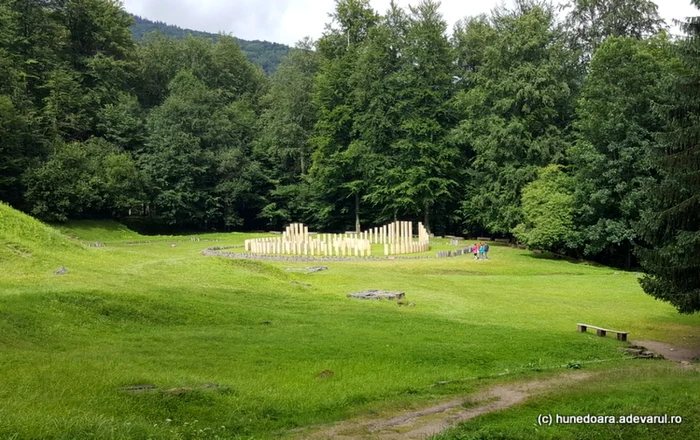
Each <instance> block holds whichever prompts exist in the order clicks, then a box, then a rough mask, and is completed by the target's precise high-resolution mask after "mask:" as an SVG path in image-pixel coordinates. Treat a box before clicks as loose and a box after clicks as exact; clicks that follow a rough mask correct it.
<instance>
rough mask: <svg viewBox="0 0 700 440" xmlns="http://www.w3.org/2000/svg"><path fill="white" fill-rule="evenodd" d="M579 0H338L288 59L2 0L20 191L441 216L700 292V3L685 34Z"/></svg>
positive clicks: (72, 5) (338, 225) (277, 221)
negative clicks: (479, 4) (449, 10)
mask: <svg viewBox="0 0 700 440" xmlns="http://www.w3.org/2000/svg"><path fill="white" fill-rule="evenodd" d="M693 3H694V4H696V5H697V4H698V0H693ZM568 6H569V7H568V9H566V10H567V11H568V14H567V15H566V16H560V15H559V9H556V8H554V7H552V6H551V5H549V4H548V3H545V2H540V1H536V0H517V1H515V2H514V3H513V5H512V6H510V7H508V8H506V7H501V8H497V9H495V10H494V11H492V12H491V13H490V14H488V15H482V16H477V17H467V18H465V19H464V20H462V21H460V22H459V23H458V25H457V26H455V28H454V29H453V30H449V29H447V24H446V22H445V20H444V18H443V16H442V15H441V13H440V9H439V3H438V2H435V1H431V0H422V1H420V2H418V3H417V4H416V5H415V6H411V7H409V8H406V9H404V8H400V7H398V6H396V5H393V6H392V7H391V8H390V9H389V10H388V11H383V13H379V12H377V11H375V10H373V9H372V8H371V7H370V5H369V1H367V0H337V1H336V9H335V13H334V14H333V15H332V17H331V22H330V23H329V26H328V27H327V30H326V32H325V33H324V35H323V36H322V37H321V38H320V39H319V40H318V41H311V40H305V41H302V42H300V43H299V44H298V45H297V47H296V48H295V49H293V50H292V51H291V52H290V53H289V55H288V56H287V57H285V58H284V60H283V61H282V63H281V64H280V66H279V68H278V69H277V71H276V72H275V74H274V75H271V76H270V77H267V76H266V75H265V74H264V72H263V70H262V69H261V68H260V67H259V66H256V65H254V64H252V63H251V62H250V61H249V59H248V58H247V57H246V56H245V54H244V52H243V50H242V49H241V46H240V44H241V42H239V41H237V40H235V39H234V38H232V37H228V36H219V37H218V38H217V39H216V40H212V39H210V38H202V37H197V36H193V35H189V36H187V37H185V38H182V39H181V38H172V37H170V36H168V35H165V34H163V33H154V34H149V35H147V36H145V37H144V38H143V39H142V40H140V41H139V42H134V41H133V39H132V36H131V32H130V28H131V26H133V25H134V20H133V18H132V17H131V16H130V15H129V14H128V13H126V12H125V11H124V10H123V9H122V8H121V4H120V3H119V2H118V1H115V0H60V1H59V0H41V1H40V0H2V1H0V78H3V81H2V82H1V83H0V139H1V140H2V142H1V143H0V157H1V159H2V160H1V161H0V199H1V200H3V201H6V202H8V203H10V204H11V205H13V206H15V207H18V208H20V209H22V210H24V211H25V212H28V213H31V214H33V215H35V216H37V217H39V218H41V219H44V220H47V221H59V222H60V221H65V220H67V219H73V218H115V219H120V220H122V221H126V222H130V223H132V224H133V223H136V222H139V223H141V224H142V225H143V226H144V227H146V226H148V227H150V228H152V229H159V230H163V229H202V230H231V229H248V230H250V229H279V228H281V227H282V226H283V225H285V224H286V223H288V222H291V221H302V222H305V223H307V224H309V225H310V226H311V227H312V228H318V229H323V230H326V231H342V230H346V229H350V228H352V229H355V228H360V227H362V228H364V227H371V226H375V225H378V224H382V223H384V222H387V221H389V220H393V219H407V220H411V219H412V220H422V221H424V223H425V224H426V225H429V227H430V229H431V230H432V231H433V232H435V233H460V234H478V235H484V234H494V235H502V236H513V237H515V238H516V239H517V240H519V241H520V242H522V243H524V244H526V245H528V246H530V247H534V248H544V249H549V250H552V251H556V252H560V253H563V254H567V255H571V256H576V257H586V258H591V259H596V260H599V261H604V262H606V263H609V264H613V265H617V266H620V267H625V268H631V267H634V266H636V265H637V264H638V261H639V260H638V259H637V258H638V257H640V258H641V262H643V263H644V267H645V268H646V269H647V270H649V273H650V274H651V277H650V278H648V279H647V280H646V281H645V288H647V290H648V291H650V292H653V294H655V295H656V296H657V297H659V298H663V299H666V300H670V301H671V302H673V303H674V304H676V305H677V306H678V307H679V309H681V310H685V311H689V310H693V309H698V308H700V288H699V287H698V286H700V261H699V258H700V257H698V255H700V232H699V230H700V223H699V222H700V178H699V177H698V176H700V172H699V170H700V151H699V149H698V140H699V139H698V137H699V135H698V133H700V130H698V127H699V124H700V123H699V122H698V115H699V114H700V109H699V103H700V96H699V94H700V72H699V71H698V66H699V65H700V64H698V62H697V54H698V53H699V51H698V44H699V43H698V21H697V20H696V19H693V20H690V22H688V23H686V24H685V26H684V32H685V36H684V37H683V38H678V39H674V38H672V37H671V36H669V33H668V31H667V29H666V25H665V24H664V22H663V21H662V20H661V19H660V17H659V15H658V12H657V8H656V5H655V4H654V3H653V2H651V1H649V0H571V2H570V3H569V5H568ZM669 266H673V269H672V270H671V269H670V268H669ZM666 276H668V278H664V277H666Z"/></svg>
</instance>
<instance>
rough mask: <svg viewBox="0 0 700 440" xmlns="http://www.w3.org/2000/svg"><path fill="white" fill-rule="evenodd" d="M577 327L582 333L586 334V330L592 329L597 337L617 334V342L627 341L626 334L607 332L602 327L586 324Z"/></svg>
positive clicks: (616, 331)
mask: <svg viewBox="0 0 700 440" xmlns="http://www.w3.org/2000/svg"><path fill="white" fill-rule="evenodd" d="M576 325H577V326H578V331H580V332H582V333H586V330H588V328H589V327H590V328H594V329H596V334H597V335H598V336H605V335H606V334H607V333H616V334H617V340H618V341H626V340H627V332H621V331H618V330H609V329H606V328H602V327H596V326H595V325H588V324H576Z"/></svg>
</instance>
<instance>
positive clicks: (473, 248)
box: [472, 243, 479, 260]
mask: <svg viewBox="0 0 700 440" xmlns="http://www.w3.org/2000/svg"><path fill="white" fill-rule="evenodd" d="M472 251H473V252H474V259H475V260H478V256H479V245H478V244H476V243H474V246H472Z"/></svg>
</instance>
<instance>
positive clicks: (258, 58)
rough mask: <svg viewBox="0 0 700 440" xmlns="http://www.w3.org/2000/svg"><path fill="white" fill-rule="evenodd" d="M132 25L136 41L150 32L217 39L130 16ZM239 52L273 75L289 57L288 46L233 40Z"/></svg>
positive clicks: (197, 32)
mask: <svg viewBox="0 0 700 440" xmlns="http://www.w3.org/2000/svg"><path fill="white" fill-rule="evenodd" d="M132 17H133V19H134V24H133V25H131V34H132V36H133V38H134V40H136V41H141V40H143V39H144V38H145V37H146V35H148V34H150V33H152V32H156V31H157V32H161V33H163V34H165V35H167V36H168V37H172V38H178V39H184V38H187V36H188V35H192V36H195V37H201V38H206V39H210V40H213V41H216V40H217V39H218V38H219V35H218V34H212V33H209V32H202V31H194V30H191V29H183V28H181V27H178V26H173V25H170V24H166V23H163V22H160V21H151V20H148V19H146V18H143V17H139V16H138V15H132ZM235 40H236V42H237V43H238V45H239V46H241V50H242V51H243V53H244V54H245V55H246V57H248V60H249V61H250V62H251V63H253V64H257V65H259V66H260V67H262V68H263V70H264V71H265V72H266V73H273V72H274V71H275V70H277V66H279V64H280V63H281V62H282V58H284V57H286V56H287V55H289V49H290V48H289V46H287V45H284V44H280V43H271V42H269V41H260V40H253V41H248V40H243V39H241V38H235Z"/></svg>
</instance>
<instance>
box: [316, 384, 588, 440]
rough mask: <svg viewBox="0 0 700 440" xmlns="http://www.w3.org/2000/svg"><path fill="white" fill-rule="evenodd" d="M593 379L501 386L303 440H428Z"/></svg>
mask: <svg viewBox="0 0 700 440" xmlns="http://www.w3.org/2000/svg"><path fill="white" fill-rule="evenodd" d="M592 376H594V374H593V373H582V372H577V373H570V374H565V375H562V376H557V377H553V378H550V379H545V380H532V381H527V382H519V383H513V384H507V385H499V386H495V387H493V388H490V389H488V390H486V391H483V392H480V393H477V394H474V395H471V396H467V397H462V398H458V399H453V400H449V401H446V402H441V403H438V404H436V405H433V406H430V407H427V408H423V409H420V410H413V411H405V412H403V413H402V414H400V415H396V416H393V417H389V418H375V419H362V420H349V421H344V422H340V423H337V424H335V425H332V426H329V427H326V428H323V429H321V430H319V431H316V432H315V433H311V434H308V433H307V434H305V435H303V438H309V439H316V440H323V439H341V440H362V439H373V440H394V439H396V440H398V439H424V438H426V437H429V436H431V435H434V434H438V433H440V432H442V431H444V430H446V429H448V428H450V427H452V426H453V425H455V424H457V423H459V422H464V421H467V420H470V419H473V418H474V417H477V416H480V415H482V414H487V413H490V412H493V411H498V410H501V409H504V408H508V407H511V406H513V405H516V404H518V403H520V402H523V401H525V400H526V399H528V398H529V397H531V396H533V395H536V394H538V393H541V392H544V391H547V390H550V389H553V388H556V387H560V386H563V385H568V384H571V382H572V381H580V380H585V379H588V378H590V377H592Z"/></svg>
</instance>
